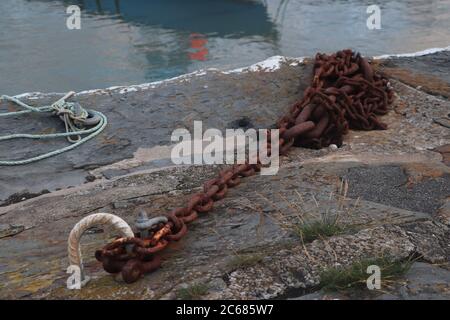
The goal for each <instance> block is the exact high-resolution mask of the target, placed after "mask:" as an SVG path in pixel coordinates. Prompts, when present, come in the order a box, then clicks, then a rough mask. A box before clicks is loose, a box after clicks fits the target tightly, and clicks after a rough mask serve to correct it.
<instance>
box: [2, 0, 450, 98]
mask: <svg viewBox="0 0 450 320" xmlns="http://www.w3.org/2000/svg"><path fill="white" fill-rule="evenodd" d="M373 3H374V1H365V0H347V1H345V0H297V1H295V0H290V1H289V0H261V1H258V0H254V1H251V0H126V1H125V0H84V1H81V0H78V1H76V0H74V1H61V0H1V1H0V12H1V13H2V14H1V16H0V74H1V77H0V94H18V93H22V92H31V91H43V92H63V91H68V90H75V91H80V90H85V89H93V88H105V87H108V86H113V85H131V84H139V83H144V82H150V81H156V80H162V79H166V78H170V77H173V76H177V75H180V74H184V73H188V72H191V71H194V70H198V69H201V68H209V67H215V68H220V69H230V68H236V67H242V66H246V65H249V64H252V63H255V62H257V61H261V60H264V59H266V58H267V57H270V56H273V55H286V56H292V57H300V56H307V55H313V54H315V53H316V52H317V51H323V52H330V51H335V50H338V49H342V48H346V47H350V48H353V49H355V50H358V51H361V52H362V53H363V54H365V55H379V54H385V53H403V52H414V51H419V50H423V49H426V48H431V47H446V46H448V45H450V0H427V1H423V0H403V1H402V0H400V1H394V0H378V1H376V3H377V4H378V5H379V6H380V7H381V10H382V11H381V13H382V16H381V18H382V19H381V26H382V29H381V30H369V29H368V28H367V27H366V19H367V17H368V14H367V13H366V8H367V6H368V5H370V4H373ZM71 4H76V5H79V6H80V7H81V8H82V13H81V30H68V29H67V27H66V19H67V18H68V15H67V14H66V8H67V6H69V5H71Z"/></svg>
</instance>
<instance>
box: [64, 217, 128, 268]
mask: <svg viewBox="0 0 450 320" xmlns="http://www.w3.org/2000/svg"><path fill="white" fill-rule="evenodd" d="M98 225H108V226H111V227H112V228H113V229H114V230H115V231H118V232H120V235H121V236H123V237H134V233H133V230H131V227H130V226H129V225H128V223H126V222H125V220H123V219H122V218H119V217H118V216H116V215H113V214H110V213H94V214H91V215H89V216H87V217H84V218H83V219H81V220H80V221H79V222H78V223H77V224H76V225H75V226H74V227H73V229H72V231H71V232H70V235H69V240H68V247H67V251H68V255H69V261H70V264H71V265H76V266H78V267H79V268H80V271H81V274H82V275H83V276H84V271H83V259H82V257H81V248H80V239H81V237H82V236H83V233H84V232H85V231H86V230H87V229H89V228H92V227H93V226H98Z"/></svg>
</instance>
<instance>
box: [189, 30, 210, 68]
mask: <svg viewBox="0 0 450 320" xmlns="http://www.w3.org/2000/svg"><path fill="white" fill-rule="evenodd" d="M189 40H190V48H191V51H190V52H189V59H190V60H198V61H205V60H206V56H207V55H208V53H209V50H208V48H206V44H207V43H208V39H206V36H205V35H203V34H200V33H192V34H191V35H190V36H189Z"/></svg>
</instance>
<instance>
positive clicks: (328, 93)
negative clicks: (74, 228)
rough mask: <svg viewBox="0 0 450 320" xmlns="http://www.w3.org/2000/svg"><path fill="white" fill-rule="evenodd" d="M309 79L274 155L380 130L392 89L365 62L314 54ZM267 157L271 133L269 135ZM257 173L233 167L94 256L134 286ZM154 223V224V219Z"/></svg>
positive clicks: (253, 167) (285, 120) (284, 121)
mask: <svg viewBox="0 0 450 320" xmlns="http://www.w3.org/2000/svg"><path fill="white" fill-rule="evenodd" d="M313 70H314V73H313V80H312V84H311V86H310V87H308V88H307V89H306V90H305V92H304V96H303V98H302V99H301V100H300V101H298V102H296V103H295V104H294V105H293V106H292V107H291V108H290V110H289V112H288V113H287V114H286V115H284V116H283V117H282V118H281V119H280V120H279V121H278V122H277V127H278V129H279V130H280V131H279V136H280V141H279V148H280V149H279V150H280V154H281V155H284V154H286V152H287V151H288V150H289V149H290V148H291V147H292V146H294V145H295V146H302V147H308V148H322V147H326V146H328V145H330V144H335V145H337V146H341V145H342V139H343V136H344V135H345V134H346V133H347V132H348V130H349V128H351V129H359V130H373V129H385V128H386V125H385V124H383V123H381V122H380V121H379V119H378V115H383V114H386V113H387V112H388V106H389V104H391V103H392V100H393V90H392V89H391V88H390V86H389V83H388V80H387V79H386V78H384V77H383V76H381V75H380V74H377V73H375V72H374V71H373V69H372V67H371V66H370V64H369V63H368V61H367V60H366V59H365V58H363V57H362V56H361V55H360V54H359V53H358V54H355V53H353V52H352V51H351V50H343V51H339V52H337V53H335V54H332V55H326V54H317V55H316V57H315V61H314V68H313ZM267 136H268V142H267V146H268V153H269V154H270V146H271V144H270V130H268V135H267ZM260 168H261V164H260V162H259V161H258V162H257V163H256V164H251V163H246V164H237V165H233V166H231V167H230V168H227V169H225V170H222V171H221V172H220V173H219V175H218V177H216V178H214V179H211V180H209V181H207V182H205V183H204V185H203V192H200V193H197V194H194V195H192V196H191V197H190V199H189V200H188V202H187V205H186V206H184V207H180V208H176V209H174V210H172V212H170V213H169V214H167V215H166V216H165V217H159V218H153V219H151V220H154V223H153V224H151V225H148V226H147V229H145V228H144V229H145V231H143V229H141V230H140V232H136V233H135V237H132V238H119V239H116V240H115V241H113V242H111V243H109V244H108V245H106V246H105V247H104V248H102V249H101V250H97V251H96V253H95V256H96V258H97V260H98V261H100V262H102V263H103V268H104V269H105V271H107V272H109V273H119V272H121V273H122V277H123V279H124V281H125V282H127V283H132V282H135V281H137V280H138V279H139V278H140V277H141V276H142V275H143V274H145V273H148V272H151V271H153V270H155V269H157V268H159V266H160V264H161V259H160V257H159V255H158V254H157V253H158V252H159V251H161V250H163V249H164V248H165V247H166V246H167V245H168V244H169V243H170V242H171V241H178V240H180V239H181V238H182V237H183V236H184V235H185V234H186V232H187V226H186V225H187V224H188V223H190V222H192V221H194V220H195V219H197V217H198V214H199V213H206V212H208V211H211V210H212V208H213V205H214V202H215V201H218V200H220V199H222V198H224V197H225V195H226V194H227V191H228V188H232V187H235V186H237V185H238V184H239V183H240V179H241V177H248V176H251V175H254V174H255V173H256V172H258V171H259V170H260ZM155 219H156V220H155Z"/></svg>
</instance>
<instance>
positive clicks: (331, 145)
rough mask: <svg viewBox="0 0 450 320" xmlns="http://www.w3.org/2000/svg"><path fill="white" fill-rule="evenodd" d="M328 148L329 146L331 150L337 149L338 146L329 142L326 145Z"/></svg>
mask: <svg viewBox="0 0 450 320" xmlns="http://www.w3.org/2000/svg"><path fill="white" fill-rule="evenodd" d="M328 148H329V149H330V150H331V151H336V150H337V149H338V146H337V145H335V144H330V145H329V146H328Z"/></svg>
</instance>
